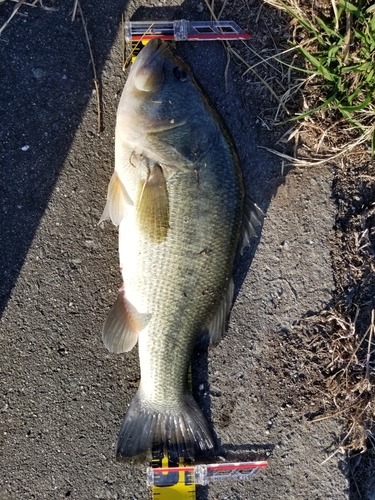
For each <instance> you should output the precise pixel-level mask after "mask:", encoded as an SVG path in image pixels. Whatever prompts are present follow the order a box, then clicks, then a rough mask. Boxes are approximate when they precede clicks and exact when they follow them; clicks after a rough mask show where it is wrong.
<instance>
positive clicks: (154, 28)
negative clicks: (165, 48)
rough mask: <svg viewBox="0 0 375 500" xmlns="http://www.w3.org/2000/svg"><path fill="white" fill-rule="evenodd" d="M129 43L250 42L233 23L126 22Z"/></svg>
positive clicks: (184, 20) (247, 35) (181, 20)
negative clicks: (163, 41)
mask: <svg viewBox="0 0 375 500" xmlns="http://www.w3.org/2000/svg"><path fill="white" fill-rule="evenodd" d="M124 29H125V40H126V41H127V42H132V41H139V40H151V39H152V38H160V39H161V40H174V41H176V42H183V41H211V40H248V39H249V38H250V35H249V34H248V33H245V31H243V30H242V29H241V28H240V27H239V26H238V25H237V24H236V23H235V22H233V21H187V20H186V19H180V20H179V21H126V22H125V25H124Z"/></svg>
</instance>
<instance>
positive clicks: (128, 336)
mask: <svg viewBox="0 0 375 500" xmlns="http://www.w3.org/2000/svg"><path fill="white" fill-rule="evenodd" d="M149 320H150V315H149V314H142V313H139V312H138V311H137V309H136V308H135V307H134V306H133V305H132V304H131V303H130V302H129V301H128V300H127V298H126V296H125V288H124V286H122V287H121V288H120V290H119V294H118V296H117V300H116V302H115V303H114V304H113V306H112V309H111V310H110V311H109V314H108V317H107V319H106V321H105V323H104V325H103V330H102V339H103V342H104V345H105V346H106V348H107V349H108V350H109V351H110V352H115V353H121V352H126V351H131V350H132V349H133V347H134V346H135V344H136V343H137V341H138V334H139V332H141V331H142V330H143V329H144V328H145V327H146V326H147V323H148V322H149Z"/></svg>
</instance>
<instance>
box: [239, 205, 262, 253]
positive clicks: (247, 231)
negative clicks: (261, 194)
mask: <svg viewBox="0 0 375 500" xmlns="http://www.w3.org/2000/svg"><path fill="white" fill-rule="evenodd" d="M263 215H264V213H263V211H262V209H261V208H259V207H258V205H257V204H256V203H254V201H253V200H251V199H250V198H248V199H246V200H245V209H244V215H243V220H242V227H241V238H240V246H239V249H240V253H241V255H242V253H243V251H244V249H245V248H246V247H247V246H249V245H250V240H251V238H252V237H253V236H256V235H257V231H256V228H257V227H258V226H260V225H261V222H260V218H261V217H262V216H263Z"/></svg>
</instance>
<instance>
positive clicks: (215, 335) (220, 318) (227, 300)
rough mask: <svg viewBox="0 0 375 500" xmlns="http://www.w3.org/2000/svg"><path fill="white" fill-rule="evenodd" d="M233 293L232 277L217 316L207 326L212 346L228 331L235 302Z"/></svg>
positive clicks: (216, 313) (217, 310)
mask: <svg viewBox="0 0 375 500" xmlns="http://www.w3.org/2000/svg"><path fill="white" fill-rule="evenodd" d="M233 293H234V283H233V278H232V277H231V278H230V280H229V283H228V288H227V290H226V292H225V293H224V294H223V297H222V299H221V301H220V304H219V307H218V308H217V309H216V312H215V314H214V315H213V316H212V318H211V319H210V321H209V322H208V324H207V326H206V330H208V335H209V338H210V343H211V344H217V343H218V342H219V341H220V339H221V337H222V335H223V334H224V332H225V330H226V326H227V320H228V316H229V312H230V308H231V306H232V302H233Z"/></svg>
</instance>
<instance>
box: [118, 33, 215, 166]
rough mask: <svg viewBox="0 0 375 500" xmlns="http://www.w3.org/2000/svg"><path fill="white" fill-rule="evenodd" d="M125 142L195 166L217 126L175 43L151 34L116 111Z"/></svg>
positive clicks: (153, 155)
mask: <svg viewBox="0 0 375 500" xmlns="http://www.w3.org/2000/svg"><path fill="white" fill-rule="evenodd" d="M117 131H118V134H119V135H120V137H121V139H122V140H123V141H126V142H127V144H130V145H132V146H133V149H134V151H135V152H136V153H138V154H144V155H145V156H147V157H149V158H151V159H152V160H154V161H156V162H160V163H163V164H166V163H169V164H176V163H179V164H181V163H183V164H185V165H187V166H192V165H194V164H195V162H196V161H197V159H198V157H200V156H202V154H203V153H204V152H205V151H206V150H207V149H208V148H209V147H210V146H211V145H212V142H213V139H214V136H215V135H217V134H218V127H217V124H216V122H215V119H214V117H213V116H212V113H211V112H210V107H209V106H208V104H207V101H206V99H205V97H204V95H203V93H202V91H201V89H200V87H199V85H198V84H197V83H196V81H195V79H194V76H193V74H192V72H191V70H190V68H189V67H188V65H187V64H186V63H185V62H184V61H183V60H182V59H180V58H179V57H178V56H177V55H176V54H175V52H174V50H173V48H172V46H171V45H170V44H169V43H167V42H164V41H161V40H159V39H156V38H155V39H152V40H151V41H150V42H148V43H147V45H146V46H145V47H144V48H143V49H142V50H141V52H140V54H139V55H138V56H137V59H136V60H135V62H134V64H133V66H132V68H131V71H130V73H129V77H128V80H127V82H126V85H125V87H124V91H123V94H122V97H121V100H120V104H119V107H118V112H117Z"/></svg>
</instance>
